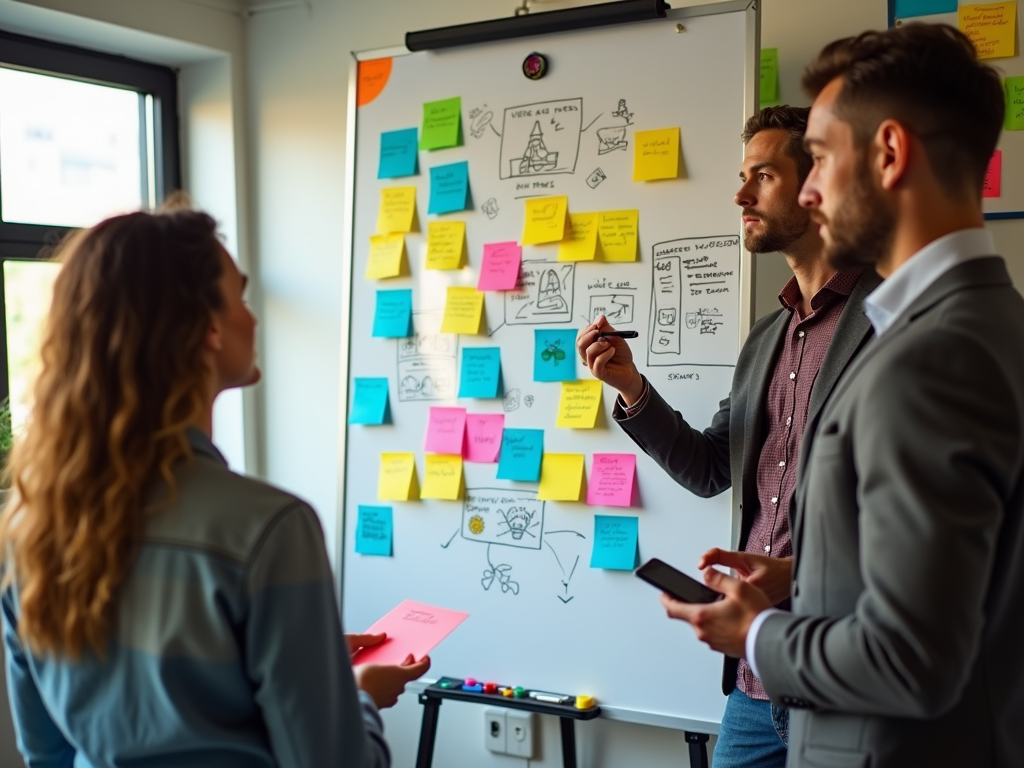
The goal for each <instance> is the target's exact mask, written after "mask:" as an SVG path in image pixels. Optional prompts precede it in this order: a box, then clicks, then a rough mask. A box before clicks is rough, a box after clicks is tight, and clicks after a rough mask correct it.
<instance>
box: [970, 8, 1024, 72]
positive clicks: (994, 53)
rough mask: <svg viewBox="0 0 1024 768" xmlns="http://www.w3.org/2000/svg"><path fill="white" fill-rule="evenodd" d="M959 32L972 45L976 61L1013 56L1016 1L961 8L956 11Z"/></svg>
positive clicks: (1015, 35)
mask: <svg viewBox="0 0 1024 768" xmlns="http://www.w3.org/2000/svg"><path fill="white" fill-rule="evenodd" d="M957 24H958V26H959V27H960V31H961V32H963V33H964V34H965V35H967V37H969V38H970V39H971V42H972V43H974V47H975V49H976V50H977V51H978V58H979V59H1002V58H1008V57H1011V56H1013V54H1014V51H1015V47H1016V45H1015V44H1016V40H1017V34H1016V33H1017V2H1016V0H1010V1H1009V2H1004V3H983V4H980V5H961V6H959V7H958V8H957Z"/></svg>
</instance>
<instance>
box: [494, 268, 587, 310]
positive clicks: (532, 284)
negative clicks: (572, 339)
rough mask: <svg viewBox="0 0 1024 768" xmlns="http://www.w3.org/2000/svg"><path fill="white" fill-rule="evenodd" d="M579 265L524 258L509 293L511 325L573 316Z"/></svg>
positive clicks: (508, 307) (508, 302) (508, 306)
mask: <svg viewBox="0 0 1024 768" xmlns="http://www.w3.org/2000/svg"><path fill="white" fill-rule="evenodd" d="M575 277H576V265H575V264H574V263H566V262H559V261H544V260H538V261H524V262H522V265H521V266H520V268H519V280H518V282H517V283H516V287H515V290H512V291H506V292H505V323H506V324H507V325H547V324H550V323H565V322H568V321H569V320H571V319H572V306H573V294H574V290H575Z"/></svg>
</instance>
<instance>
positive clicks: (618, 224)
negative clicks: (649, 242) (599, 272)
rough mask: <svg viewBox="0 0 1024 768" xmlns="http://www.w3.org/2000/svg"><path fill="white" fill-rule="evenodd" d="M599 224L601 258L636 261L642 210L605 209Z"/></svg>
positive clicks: (598, 235)
mask: <svg viewBox="0 0 1024 768" xmlns="http://www.w3.org/2000/svg"><path fill="white" fill-rule="evenodd" d="M600 216H601V218H600V221H599V222H598V224H597V237H598V240H599V241H600V243H601V258H603V259H604V260H605V261H636V247H637V230H638V229H639V227H640V211H604V212H602V213H601V215H600Z"/></svg>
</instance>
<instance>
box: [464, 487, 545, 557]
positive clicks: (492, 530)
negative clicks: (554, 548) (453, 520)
mask: <svg viewBox="0 0 1024 768" xmlns="http://www.w3.org/2000/svg"><path fill="white" fill-rule="evenodd" d="M543 531H544V502H543V501H538V500H537V494H536V492H534V491H515V490H509V489H507V488H472V489H467V490H466V500H465V502H463V505H462V528H461V529H460V533H461V535H462V538H464V539H468V540H469V541H475V542H478V543H481V544H501V545H504V546H508V547H519V548H520V549H540V545H541V540H542V534H543Z"/></svg>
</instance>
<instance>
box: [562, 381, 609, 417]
mask: <svg viewBox="0 0 1024 768" xmlns="http://www.w3.org/2000/svg"><path fill="white" fill-rule="evenodd" d="M600 410H601V382H600V381H598V380H597V379H582V380H580V381H563V382H562V396H561V398H560V399H559V401H558V418H557V419H556V420H555V426H556V427H569V428H572V429H593V428H594V426H595V424H597V414H598V412H599V411H600Z"/></svg>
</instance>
